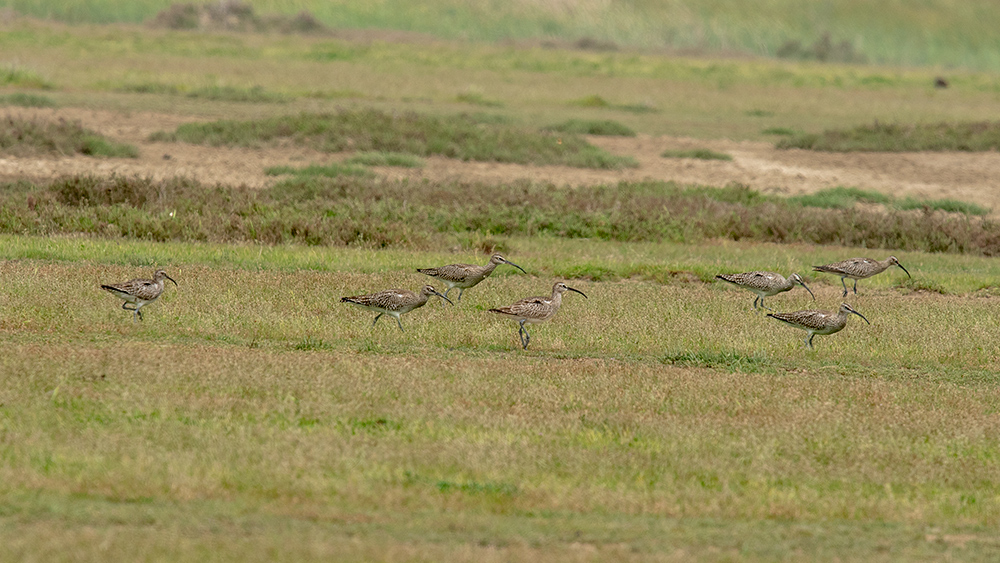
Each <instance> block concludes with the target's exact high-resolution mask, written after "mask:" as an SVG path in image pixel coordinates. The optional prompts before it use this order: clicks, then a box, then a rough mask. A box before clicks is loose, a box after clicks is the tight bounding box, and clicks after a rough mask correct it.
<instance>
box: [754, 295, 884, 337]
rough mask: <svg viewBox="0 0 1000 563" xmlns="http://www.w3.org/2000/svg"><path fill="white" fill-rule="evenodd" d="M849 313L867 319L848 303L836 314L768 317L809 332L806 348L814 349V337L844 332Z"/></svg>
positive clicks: (814, 312) (843, 304)
mask: <svg viewBox="0 0 1000 563" xmlns="http://www.w3.org/2000/svg"><path fill="white" fill-rule="evenodd" d="M848 313H852V314H855V315H857V316H859V317H861V318H862V319H865V316H864V315H862V314H861V313H859V312H857V311H855V310H854V309H852V308H851V306H850V305H848V304H847V303H841V304H840V310H838V311H837V312H836V313H835V312H833V311H795V312H794V313H768V315H767V316H769V317H771V318H774V319H778V320H779V321H781V322H783V323H786V324H790V325H792V326H794V327H795V328H799V329H802V330H804V331H806V332H808V333H809V337H808V338H806V340H805V343H806V346H808V347H810V348H812V347H813V337H814V336H816V335H817V334H820V335H826V334H833V333H835V332H840V331H841V330H843V328H844V327H845V326H847V314H848ZM865 322H866V323H868V324H872V323H870V322H868V319H865Z"/></svg>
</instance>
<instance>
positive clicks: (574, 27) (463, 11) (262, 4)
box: [0, 0, 1000, 70]
mask: <svg viewBox="0 0 1000 563" xmlns="http://www.w3.org/2000/svg"><path fill="white" fill-rule="evenodd" d="M173 4H174V3H172V2H171V0H63V1H60V2H53V1H51V0H4V1H3V2H0V6H3V7H6V8H10V9H13V10H14V11H16V12H18V13H20V14H23V15H29V16H34V17H41V18H51V19H55V20H58V21H63V22H66V23H112V22H121V23H143V22H152V21H154V20H155V19H157V18H158V16H159V22H160V23H161V24H168V23H171V22H172V23H173V25H180V26H185V25H186V26H188V27H190V26H191V25H192V22H196V20H198V18H193V19H192V18H191V17H190V14H191V12H190V7H193V5H192V4H189V5H188V8H185V7H184V6H183V5H181V4H177V5H173ZM210 5H211V6H212V7H213V8H214V9H216V10H223V11H225V10H228V11H229V15H230V16H233V15H236V16H237V17H236V18H235V19H234V17H229V18H228V21H229V25H235V26H240V25H244V24H245V23H246V21H247V20H239V14H243V16H244V17H245V16H246V9H247V8H248V7H251V6H252V8H251V11H252V12H253V13H254V14H256V15H257V17H258V22H257V23H258V24H266V23H267V22H268V21H270V23H272V24H273V26H272V27H273V28H274V29H276V30H279V31H289V30H306V31H309V30H314V31H319V30H322V29H323V28H329V29H378V30H397V31H403V32H414V33H420V34H426V35H429V36H433V37H438V38H443V39H468V40H473V41H491V42H495V41H517V42H541V43H545V42H549V43H552V44H554V45H560V46H566V45H576V46H578V47H582V48H588V49H595V50H616V49H619V48H628V49H633V48H639V49H652V50H662V49H667V50H676V51H682V52H686V53H688V54H698V53H704V54H718V53H731V54H746V55H754V56H766V57H772V56H774V57H786V58H801V59H814V60H829V61H837V62H870V63H875V64H890V65H903V66H913V65H918V66H924V65H931V66H940V67H942V68H954V67H962V68H968V69H973V70H988V69H1000V35H998V34H997V33H996V30H997V29H1000V10H997V9H996V3H995V2H991V1H989V0H969V1H964V2H959V1H955V0H921V1H909V2H904V1H900V0H889V1H884V2H878V3H876V4H872V3H870V2H864V1H861V0H831V1H827V2H799V1H795V0H764V1H758V2H752V3H746V2H722V1H719V0H616V1H614V2H608V1H606V0H560V1H543V0H503V1H501V0H482V1H479V2H464V1H461V0H433V1H424V2H411V1H408V0H372V1H366V2H350V1H347V0H255V1H254V2H252V3H241V2H221V3H220V2H216V3H212V4H210ZM185 14H187V16H185ZM269 18H270V19H269ZM225 19H226V18H222V19H221V20H220V21H223V20H225ZM203 20H204V18H203ZM202 23H204V21H202ZM258 27H259V25H258Z"/></svg>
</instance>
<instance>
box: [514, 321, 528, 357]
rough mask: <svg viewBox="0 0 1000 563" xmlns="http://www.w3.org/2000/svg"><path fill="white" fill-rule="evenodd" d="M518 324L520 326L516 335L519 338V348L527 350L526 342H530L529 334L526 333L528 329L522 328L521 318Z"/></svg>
mask: <svg viewBox="0 0 1000 563" xmlns="http://www.w3.org/2000/svg"><path fill="white" fill-rule="evenodd" d="M520 325H521V328H520V329H518V331H517V336H518V337H519V338H520V339H521V349H522V350H527V349H528V343H529V342H531V335H530V334H528V331H527V330H526V329H525V328H524V321H523V320H522V321H521V323H520ZM522 334H523V336H522Z"/></svg>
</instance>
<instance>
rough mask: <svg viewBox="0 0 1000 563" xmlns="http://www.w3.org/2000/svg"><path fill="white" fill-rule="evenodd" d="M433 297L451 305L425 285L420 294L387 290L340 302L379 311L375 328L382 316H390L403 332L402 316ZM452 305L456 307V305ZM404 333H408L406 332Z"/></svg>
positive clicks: (341, 299)
mask: <svg viewBox="0 0 1000 563" xmlns="http://www.w3.org/2000/svg"><path fill="white" fill-rule="evenodd" d="M432 295H437V296H438V297H440V298H441V299H444V300H445V301H447V302H448V303H451V299H448V298H447V297H445V296H444V295H442V294H440V293H438V292H437V290H435V289H434V288H433V287H432V286H429V285H425V286H424V287H423V289H421V290H420V293H413V292H412V291H410V290H408V289H387V290H385V291H380V292H378V293H372V294H369V295H356V296H354V297H341V298H340V301H341V303H350V304H351V305H357V306H358V307H361V308H362V309H368V310H369V311H378V315H376V316H375V320H374V321H372V326H375V323H377V322H378V320H379V319H380V318H381V317H382V315H390V316H392V317H395V318H396V324H398V325H399V330H403V323H401V322H400V321H399V317H400V315H403V314H405V313H409V312H410V311H412V310H414V309H416V308H418V307H423V306H424V304H425V303H427V300H428V299H430V297H431V296H432ZM451 304H452V305H454V303H451ZM403 332H406V331H405V330H404V331H403Z"/></svg>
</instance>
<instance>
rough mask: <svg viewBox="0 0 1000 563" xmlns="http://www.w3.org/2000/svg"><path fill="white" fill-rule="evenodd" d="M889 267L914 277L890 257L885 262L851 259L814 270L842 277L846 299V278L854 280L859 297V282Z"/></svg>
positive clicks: (816, 267)
mask: <svg viewBox="0 0 1000 563" xmlns="http://www.w3.org/2000/svg"><path fill="white" fill-rule="evenodd" d="M889 266H899V268H900V269H901V270H903V271H904V272H906V277H910V278H912V277H913V276H911V275H910V272H909V271H907V269H906V268H904V267H903V265H902V264H900V263H899V260H898V259H896V257H895V256H890V257H888V258H886V259H885V260H874V259H872V258H850V259H847V260H843V261H841V262H834V263H833V264H826V265H823V266H813V270H815V271H817V272H826V273H828V274H836V275H838V276H840V283H842V284H843V285H844V297H847V282H845V281H844V278H851V279H852V280H854V294H855V295H857V294H858V280H863V279H865V278H870V277H872V276H874V275H875V274H881V273H882V272H884V271H885V270H886V269H887V268H888V267H889Z"/></svg>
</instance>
